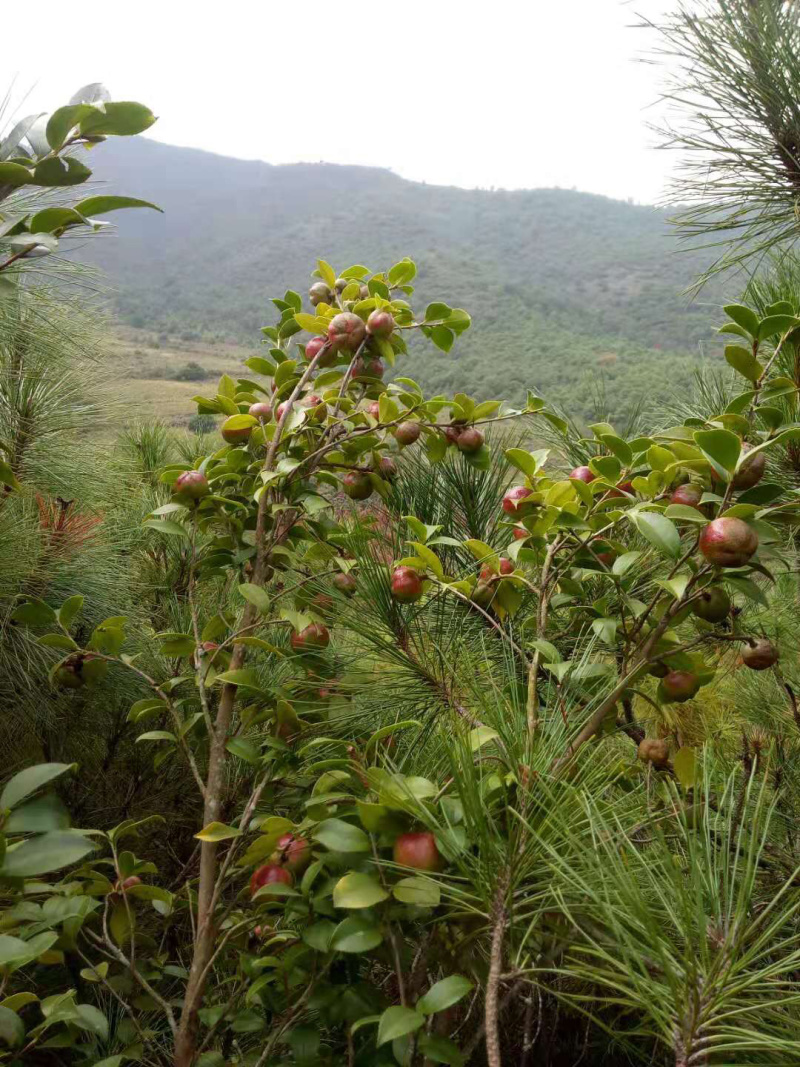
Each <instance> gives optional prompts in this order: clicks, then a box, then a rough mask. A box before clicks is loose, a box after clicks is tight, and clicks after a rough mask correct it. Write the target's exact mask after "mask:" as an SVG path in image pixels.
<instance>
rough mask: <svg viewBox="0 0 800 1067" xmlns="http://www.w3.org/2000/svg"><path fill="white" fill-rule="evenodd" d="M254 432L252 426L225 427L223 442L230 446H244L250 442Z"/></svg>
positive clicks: (223, 429)
mask: <svg viewBox="0 0 800 1067" xmlns="http://www.w3.org/2000/svg"><path fill="white" fill-rule="evenodd" d="M252 432H253V427H252V426H228V427H225V426H223V428H222V440H223V441H226V442H227V443H228V444H229V445H244V444H247V442H248V441H249V440H250V434H251V433H252Z"/></svg>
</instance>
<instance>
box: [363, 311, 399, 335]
mask: <svg viewBox="0 0 800 1067" xmlns="http://www.w3.org/2000/svg"><path fill="white" fill-rule="evenodd" d="M367 333H371V334H372V336H373V337H391V336H392V334H393V333H394V318H393V317H392V316H391V315H390V314H389V312H388V311H379V310H377V309H376V310H375V311H373V312H372V314H371V315H370V316H369V318H368V319H367Z"/></svg>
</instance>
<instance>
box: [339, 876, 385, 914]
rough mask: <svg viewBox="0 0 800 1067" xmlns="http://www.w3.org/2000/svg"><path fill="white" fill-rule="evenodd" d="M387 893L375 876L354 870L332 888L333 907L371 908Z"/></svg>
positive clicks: (383, 898)
mask: <svg viewBox="0 0 800 1067" xmlns="http://www.w3.org/2000/svg"><path fill="white" fill-rule="evenodd" d="M388 896H389V894H388V893H387V892H386V890H385V889H384V888H383V886H382V885H381V884H380V882H378V881H377V880H376V879H375V878H372V877H370V875H368V874H361V873H359V872H357V871H356V872H354V873H353V874H346V875H345V876H344V878H340V879H339V881H338V882H337V883H336V885H335V886H334V888H333V906H334V907H335V908H371V907H373V906H374V905H375V904H380V902H381V901H382V900H386V898H387V897H388Z"/></svg>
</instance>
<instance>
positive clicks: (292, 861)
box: [269, 834, 311, 873]
mask: <svg viewBox="0 0 800 1067" xmlns="http://www.w3.org/2000/svg"><path fill="white" fill-rule="evenodd" d="M269 862H270V863H274V864H279V865H280V866H282V867H283V868H284V870H287V871H292V873H297V872H299V871H304V870H305V869H306V867H307V866H308V865H309V863H310V862H311V844H310V843H309V842H308V841H306V839H305V838H304V837H295V835H294V834H284V835H283V837H279V838H278V847H277V849H276V851H275V852H273V853H272V855H271V856H270V858H269Z"/></svg>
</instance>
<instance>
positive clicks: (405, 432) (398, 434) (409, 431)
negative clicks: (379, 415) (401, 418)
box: [394, 420, 422, 448]
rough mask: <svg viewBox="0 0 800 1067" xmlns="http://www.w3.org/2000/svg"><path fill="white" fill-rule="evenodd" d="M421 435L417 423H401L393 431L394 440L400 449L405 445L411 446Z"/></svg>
mask: <svg viewBox="0 0 800 1067" xmlns="http://www.w3.org/2000/svg"><path fill="white" fill-rule="evenodd" d="M421 433H422V427H421V426H420V424H419V423H418V422H411V421H410V420H409V421H406V422H401V423H400V425H399V426H398V427H397V429H396V430H395V431H394V436H395V440H396V441H397V443H398V444H399V445H400V447H401V448H405V447H406V446H407V445H413V444H414V442H415V441H416V440H418V439H419V435H420V434H421Z"/></svg>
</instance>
